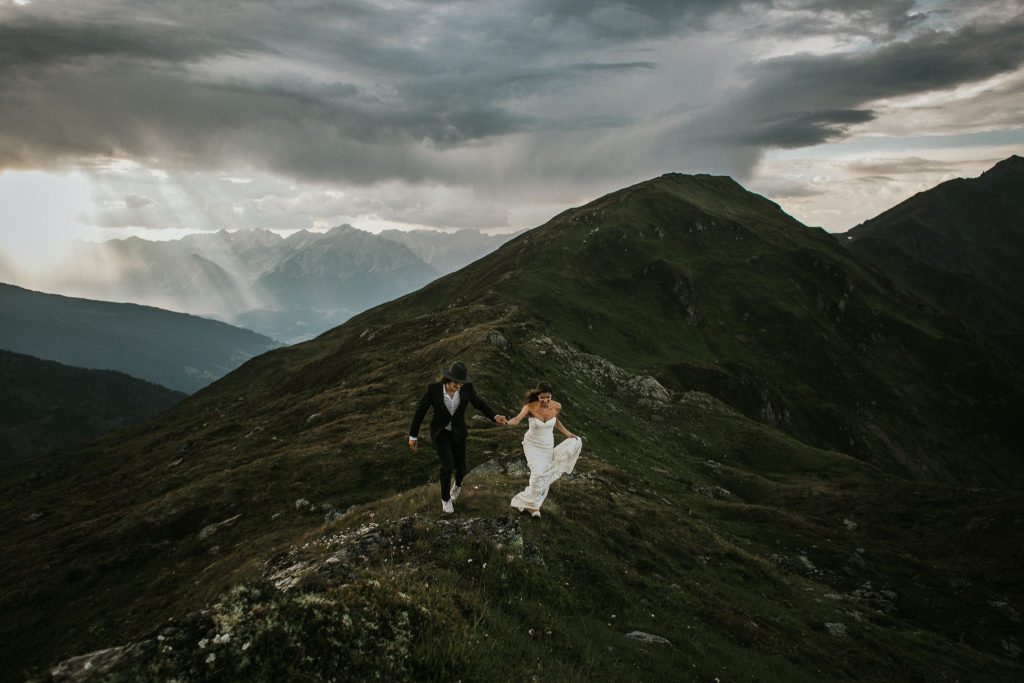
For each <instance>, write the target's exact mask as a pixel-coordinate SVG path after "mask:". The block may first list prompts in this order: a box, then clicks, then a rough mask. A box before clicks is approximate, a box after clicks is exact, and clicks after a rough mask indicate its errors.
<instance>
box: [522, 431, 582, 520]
mask: <svg viewBox="0 0 1024 683" xmlns="http://www.w3.org/2000/svg"><path fill="white" fill-rule="evenodd" d="M557 419H558V418H557V416H556V417H553V418H551V419H550V420H547V421H544V420H538V419H537V418H535V417H530V418H529V425H530V428H529V429H528V430H527V432H526V436H524V437H523V452H524V453H525V454H526V462H527V464H528V465H529V466H530V483H529V484H528V485H527V487H526V488H525V489H523V490H522V491H520V492H519V493H517V494H516V496H515V498H513V499H512V507H514V508H515V509H517V510H519V511H523V510H531V511H532V510H539V509H540V506H541V504H542V503H543V502H544V499H545V498H547V497H548V489H549V488H551V484H552V483H554V482H555V480H557V479H558V478H559V477H560V476H562V475H563V474H565V473H567V472H572V470H573V468H574V467H575V466H576V460H577V459H578V458H579V457H580V450H582V448H583V441H582V439H580V438H579V437H576V438H574V439H566V440H565V441H563V442H562V443H560V444H558V446H555V445H554V444H555V437H554V430H555V422H556V421H557Z"/></svg>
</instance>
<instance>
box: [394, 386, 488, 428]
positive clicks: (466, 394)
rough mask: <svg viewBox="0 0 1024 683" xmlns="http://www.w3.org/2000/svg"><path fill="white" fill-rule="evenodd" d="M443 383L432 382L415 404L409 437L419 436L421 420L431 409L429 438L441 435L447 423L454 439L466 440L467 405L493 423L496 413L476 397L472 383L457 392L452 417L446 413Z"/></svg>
mask: <svg viewBox="0 0 1024 683" xmlns="http://www.w3.org/2000/svg"><path fill="white" fill-rule="evenodd" d="M443 393H444V383H442V382H433V383H431V384H428V385H427V390H426V392H425V393H424V394H423V398H421V399H420V402H419V403H417V404H416V413H415V414H414V415H413V416H412V425H411V426H410V427H409V436H415V437H418V436H419V434H420V423H421V422H423V418H424V417H426V415H427V410H429V409H430V408H431V407H433V409H434V415H433V417H432V418H431V420H430V438H431V439H436V438H437V435H438V434H440V433H441V430H442V429H444V428H445V425H447V424H448V423H449V422H451V423H452V436H454V437H455V438H456V439H461V440H462V441H465V440H466V436H467V435H468V432H469V430H468V428H467V427H466V408H467V406H469V404H471V403H472V404H473V406H475V407H476V409H477V410H479V411H480V412H481V413H483V414H484V415H486V416H487V419H488V420H490V421H492V422H493V421H494V417H495V416H496V415H497V412H496V411H495V410H494V409H493V408H491V407H490V406H489V405H487V403H485V402H484V400H483V399H482V398H480V397H479V396H477V393H476V389H474V388H473V384H472V382H470V383H468V384H463V385H462V388H461V389H460V390H459V407H458V408H456V409H455V414H454V415H452V414H451V413H449V412H448V406H446V405H445V404H444V396H443Z"/></svg>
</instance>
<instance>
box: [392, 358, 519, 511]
mask: <svg viewBox="0 0 1024 683" xmlns="http://www.w3.org/2000/svg"><path fill="white" fill-rule="evenodd" d="M470 403H472V404H473V405H474V406H475V407H476V409H477V410H479V411H480V412H482V413H483V414H484V415H486V416H487V417H488V419H490V420H492V421H494V422H497V423H498V424H500V425H503V424H505V422H506V418H505V416H504V415H498V414H497V413H496V411H494V410H493V409H492V408H491V407H490V406H489V405H487V403H486V402H485V401H484V400H483V399H482V398H480V397H479V396H477V393H476V390H475V389H474V388H473V384H472V380H470V378H469V371H467V370H466V366H465V365H464V364H463V363H452V366H451V367H450V368H448V369H447V370H442V371H441V381H440V382H434V383H432V384H428V385H427V391H426V393H425V394H423V398H421V399H420V402H419V403H418V404H417V405H416V413H415V414H414V415H413V416H412V425H411V426H410V427H409V448H411V449H412V450H413V451H415V450H416V449H417V445H418V436H419V433H420V423H421V422H423V418H424V417H426V415H427V410H428V409H429V408H431V407H433V409H434V415H433V417H432V418H431V420H430V439H431V441H433V442H434V448H436V449H437V457H438V459H439V460H440V461H441V472H440V477H439V478H440V482H441V509H442V510H444V511H445V512H447V513H451V512H455V506H454V505H452V503H454V502H455V499H456V498H458V497H459V493H460V492H461V491H462V478H463V477H465V476H466V437H467V436H468V429H467V428H466V406H468V405H469V404H470ZM452 472H454V473H455V485H454V486H452V487H451V489H449V488H448V486H449V485H450V484H451V477H452Z"/></svg>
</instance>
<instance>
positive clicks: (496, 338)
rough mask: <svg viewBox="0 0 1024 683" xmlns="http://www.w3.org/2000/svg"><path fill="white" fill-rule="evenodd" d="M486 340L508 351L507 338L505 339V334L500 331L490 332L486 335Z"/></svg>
mask: <svg viewBox="0 0 1024 683" xmlns="http://www.w3.org/2000/svg"><path fill="white" fill-rule="evenodd" d="M487 342H488V343H490V344H493V345H494V346H497V347H498V348H499V349H501V350H502V351H508V348H509V343H508V339H505V336H504V335H502V334H501V332H496V331H495V332H490V333H489V334H488V335H487Z"/></svg>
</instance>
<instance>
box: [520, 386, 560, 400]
mask: <svg viewBox="0 0 1024 683" xmlns="http://www.w3.org/2000/svg"><path fill="white" fill-rule="evenodd" d="M553 393H554V392H553V391H551V385H550V384H548V383H547V382H540V383H538V384H537V386H535V387H534V388H533V389H530V390H529V391H527V392H526V402H527V403H533V402H534V401H536V400H537V397H538V396H540V395H541V394H553Z"/></svg>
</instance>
